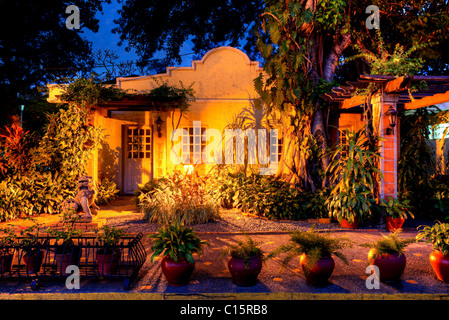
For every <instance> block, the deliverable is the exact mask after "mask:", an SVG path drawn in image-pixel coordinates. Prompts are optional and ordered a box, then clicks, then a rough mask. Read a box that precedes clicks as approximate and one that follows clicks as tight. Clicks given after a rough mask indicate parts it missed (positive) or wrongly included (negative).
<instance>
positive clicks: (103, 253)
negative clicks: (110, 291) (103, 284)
mask: <svg viewBox="0 0 449 320" xmlns="http://www.w3.org/2000/svg"><path fill="white" fill-rule="evenodd" d="M95 233H97V234H98V235H97V240H98V241H100V243H101V244H102V245H103V247H102V248H100V249H98V250H97V255H96V257H95V262H96V265H97V268H98V272H99V273H100V274H102V275H106V276H110V275H113V274H115V273H116V272H117V270H118V266H119V263H120V256H121V250H120V248H119V247H117V245H118V243H119V240H120V238H121V237H123V236H125V235H126V234H127V233H126V232H125V230H123V229H121V228H117V227H114V226H107V225H105V226H102V227H101V228H97V229H95Z"/></svg>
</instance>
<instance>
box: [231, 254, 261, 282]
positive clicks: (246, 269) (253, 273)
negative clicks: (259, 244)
mask: <svg viewBox="0 0 449 320" xmlns="http://www.w3.org/2000/svg"><path fill="white" fill-rule="evenodd" d="M228 269H229V272H231V275H232V280H233V282H234V283H235V284H236V285H238V286H241V287H249V286H254V285H255V284H256V283H257V276H258V275H259V273H260V270H262V259H261V258H260V257H259V256H254V257H251V258H249V259H248V262H247V263H246V264H245V260H244V259H241V258H235V257H231V258H230V259H229V261H228Z"/></svg>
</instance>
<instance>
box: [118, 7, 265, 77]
mask: <svg viewBox="0 0 449 320" xmlns="http://www.w3.org/2000/svg"><path fill="white" fill-rule="evenodd" d="M122 1H123V7H122V9H121V10H119V13H120V18H119V19H118V20H117V21H115V22H116V23H117V28H115V29H114V32H116V33H119V34H120V38H121V40H122V41H125V40H126V41H128V43H129V47H133V48H135V49H136V51H137V53H138V54H139V55H140V64H141V65H150V66H151V67H154V68H156V69H158V68H160V67H165V66H167V65H170V64H173V63H180V62H181V61H182V57H181V55H180V49H181V48H182V46H183V45H184V44H187V41H189V40H190V41H191V42H192V43H193V47H192V48H191V50H192V52H193V53H195V54H196V57H199V56H202V55H203V54H204V53H205V52H206V51H208V50H210V49H212V48H214V47H217V46H220V45H230V46H234V47H240V48H242V49H244V50H245V51H246V52H247V53H248V54H249V55H250V56H251V57H252V58H254V56H255V55H256V54H257V50H256V47H255V45H254V44H255V37H254V34H253V33H252V32H250V31H251V30H252V28H253V27H254V26H255V22H256V20H257V17H258V15H259V14H260V13H261V12H262V7H263V0H244V1H242V0H188V1H184V0H164V1H160V0H150V1H137V0H122ZM158 52H162V53H164V52H165V54H166V56H165V58H164V59H161V61H156V63H155V61H153V60H152V58H153V57H154V55H155V53H158Z"/></svg>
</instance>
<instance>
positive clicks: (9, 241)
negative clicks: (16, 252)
mask: <svg viewBox="0 0 449 320" xmlns="http://www.w3.org/2000/svg"><path fill="white" fill-rule="evenodd" d="M0 232H2V233H3V237H1V238H0V246H5V247H9V250H8V249H7V248H4V250H3V251H0V256H1V255H2V253H3V254H9V253H10V250H11V248H12V247H13V246H15V245H17V233H16V231H15V230H14V229H13V228H11V227H5V228H1V229H0Z"/></svg>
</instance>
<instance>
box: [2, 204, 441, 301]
mask: <svg viewBox="0 0 449 320" xmlns="http://www.w3.org/2000/svg"><path fill="white" fill-rule="evenodd" d="M125 200H127V201H124V200H123V199H119V200H118V201H117V202H115V204H113V205H111V206H108V207H105V208H104V209H103V208H102V210H101V212H100V214H99V216H98V217H97V218H96V219H97V220H96V221H97V222H99V223H108V221H113V220H114V219H115V218H123V217H126V216H129V217H132V216H133V215H135V214H136V212H135V208H134V207H133V206H132V205H130V204H129V199H125ZM58 219H59V218H58V217H57V216H42V217H39V220H40V221H41V222H43V223H45V224H55V223H57V222H58ZM94 222H95V221H94ZM13 224H16V225H17V224H18V222H17V221H15V222H13ZM331 231H332V234H333V235H334V236H337V237H347V238H349V239H351V240H353V241H354V243H355V244H360V243H363V242H372V241H374V240H375V239H377V238H379V237H381V236H382V233H385V232H380V231H379V230H374V229H358V230H347V229H332V230H331ZM198 234H199V236H200V237H201V238H202V239H205V240H207V241H208V242H209V243H210V247H205V249H204V252H203V255H202V256H196V257H195V259H196V268H195V271H194V274H193V276H192V278H191V281H190V283H189V284H188V285H187V286H184V287H171V286H168V285H167V283H166V281H165V279H164V276H163V275H162V273H161V270H160V259H157V260H156V261H155V262H154V263H151V262H150V259H149V258H150V255H151V250H150V248H151V243H150V240H149V239H148V237H147V234H146V235H145V236H144V237H143V243H144V246H145V248H146V250H147V254H148V257H147V260H146V262H145V264H144V265H143V267H142V269H141V270H140V273H139V276H138V278H137V279H136V281H135V282H134V284H133V288H132V289H131V290H129V291H125V290H124V289H123V282H122V281H119V280H111V279H102V278H100V279H81V283H80V289H78V290H77V289H71V290H69V289H67V288H66V287H65V282H64V281H63V280H61V281H40V282H39V284H40V289H39V290H38V291H32V290H31V286H30V283H29V282H27V281H18V280H14V279H0V299H19V298H20V299H32V297H39V299H46V298H50V297H53V298H56V297H59V298H60V299H65V298H64V297H66V298H67V299H72V298H75V297H77V296H78V297H80V295H85V297H84V298H86V299H89V297H94V298H93V299H108V297H109V298H112V297H117V296H120V297H123V299H128V298H130V297H133V299H134V298H135V299H398V298H399V299H402V298H404V299H449V284H446V283H443V282H441V281H439V280H438V279H436V277H435V275H434V273H433V270H432V268H431V266H430V263H429V259H428V257H429V254H430V252H431V251H432V248H431V246H430V245H428V244H427V245H426V244H423V243H414V244H411V245H409V246H408V247H407V249H406V251H405V255H406V257H407V266H406V269H405V272H404V274H403V276H402V278H401V281H400V282H397V283H381V285H380V289H368V288H367V286H366V278H367V276H368V274H367V273H366V272H365V269H366V267H367V253H368V250H369V249H367V248H362V247H359V246H357V245H354V246H353V248H351V249H346V250H345V251H344V253H345V255H346V256H347V258H348V261H349V266H346V265H345V264H344V263H343V262H342V261H340V260H339V259H338V258H335V263H336V267H335V271H334V273H333V274H332V276H331V278H330V282H329V283H328V284H327V285H325V286H322V287H314V286H310V285H308V284H307V283H306V281H305V279H304V276H303V274H302V272H301V270H300V267H299V259H295V260H293V261H292V263H291V264H290V265H289V266H288V267H286V268H284V269H282V270H281V268H280V260H279V259H278V258H275V259H271V260H268V261H267V262H266V263H265V265H264V267H263V269H262V272H261V273H260V275H259V281H258V283H257V284H256V285H255V286H253V287H238V286H236V285H235V284H233V282H232V278H231V275H230V273H229V271H228V270H227V267H226V261H224V260H220V254H221V251H222V249H223V248H224V247H225V246H227V245H229V244H233V243H235V242H237V241H238V240H239V239H242V237H243V235H242V234H241V233H238V232H227V233H226V232H199V233H198ZM250 235H251V236H252V237H253V238H254V239H255V240H256V241H260V242H261V243H262V248H263V250H264V251H265V252H269V251H271V250H272V249H274V248H275V247H277V246H278V245H280V244H285V243H287V242H288V239H289V234H288V232H287V231H272V232H270V231H265V232H258V231H254V232H252V233H251V234H250ZM415 235H416V230H415V229H413V228H410V229H405V230H404V236H405V237H409V236H410V237H413V236H415ZM126 297H127V298H126Z"/></svg>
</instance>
